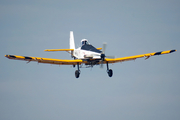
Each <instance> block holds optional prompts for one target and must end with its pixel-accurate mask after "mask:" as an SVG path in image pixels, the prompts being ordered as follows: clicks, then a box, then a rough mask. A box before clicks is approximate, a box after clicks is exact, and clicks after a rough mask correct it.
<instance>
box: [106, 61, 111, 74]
mask: <svg viewBox="0 0 180 120" xmlns="http://www.w3.org/2000/svg"><path fill="white" fill-rule="evenodd" d="M106 65H107V73H108V75H109V77H112V75H113V71H112V69H109V65H108V62H107V63H106Z"/></svg>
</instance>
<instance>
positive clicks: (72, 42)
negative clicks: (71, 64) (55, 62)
mask: <svg viewBox="0 0 180 120" xmlns="http://www.w3.org/2000/svg"><path fill="white" fill-rule="evenodd" d="M69 46H70V49H73V51H71V57H72V58H73V57H75V56H74V50H75V43H74V34H73V31H70V38H69Z"/></svg>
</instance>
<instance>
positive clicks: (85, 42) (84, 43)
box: [81, 39, 89, 46]
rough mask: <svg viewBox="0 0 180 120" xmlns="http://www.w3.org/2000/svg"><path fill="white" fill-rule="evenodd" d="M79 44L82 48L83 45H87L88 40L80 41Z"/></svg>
mask: <svg viewBox="0 0 180 120" xmlns="http://www.w3.org/2000/svg"><path fill="white" fill-rule="evenodd" d="M81 43H82V46H83V45H89V43H88V40H86V39H82V40H81Z"/></svg>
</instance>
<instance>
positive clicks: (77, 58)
mask: <svg viewBox="0 0 180 120" xmlns="http://www.w3.org/2000/svg"><path fill="white" fill-rule="evenodd" d="M81 44H82V46H81V47H79V48H77V49H75V43H74V35H73V31H70V48H69V49H46V50H44V51H66V52H68V53H70V54H71V57H72V58H74V59H73V60H64V59H52V58H42V57H28V56H18V55H5V57H7V58H9V59H14V60H24V61H28V63H29V62H31V61H35V62H38V63H47V64H56V65H72V66H73V67H75V66H77V70H76V71H75V77H76V78H79V75H80V68H82V67H83V65H84V66H85V67H93V66H95V65H100V66H101V67H102V65H103V64H106V66H107V73H108V75H109V77H112V75H113V71H112V69H109V64H111V63H117V62H124V61H130V60H135V59H137V58H142V57H145V59H148V58H149V57H151V56H156V55H162V54H168V53H172V52H175V51H176V50H167V51H161V52H154V53H147V54H141V55H134V56H128V57H120V58H115V57H112V56H106V55H105V49H106V43H103V46H102V48H95V47H94V46H92V45H91V44H90V43H88V40H87V39H82V40H81Z"/></svg>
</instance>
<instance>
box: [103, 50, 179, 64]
mask: <svg viewBox="0 0 180 120" xmlns="http://www.w3.org/2000/svg"><path fill="white" fill-rule="evenodd" d="M175 51H177V50H167V51H161V52H154V53H147V54H141V55H134V56H128V57H121V58H114V59H110V58H106V59H105V61H107V62H108V63H116V62H125V61H130V60H135V59H137V58H142V57H145V59H148V58H149V57H151V56H155V55H163V54H169V53H172V52H175Z"/></svg>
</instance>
